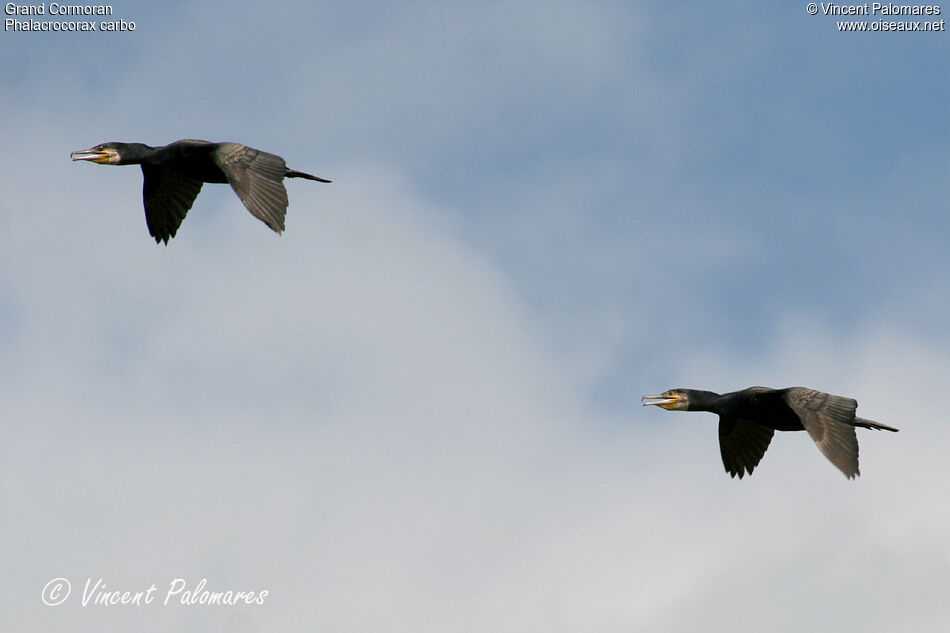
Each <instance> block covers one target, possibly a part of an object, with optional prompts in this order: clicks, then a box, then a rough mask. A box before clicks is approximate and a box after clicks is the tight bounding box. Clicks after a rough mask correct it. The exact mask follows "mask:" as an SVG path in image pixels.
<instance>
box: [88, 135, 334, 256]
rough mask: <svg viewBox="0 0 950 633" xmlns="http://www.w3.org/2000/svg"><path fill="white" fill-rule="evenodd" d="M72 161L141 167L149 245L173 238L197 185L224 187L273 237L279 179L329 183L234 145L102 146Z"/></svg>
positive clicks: (280, 214) (280, 203)
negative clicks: (223, 185) (271, 232)
mask: <svg viewBox="0 0 950 633" xmlns="http://www.w3.org/2000/svg"><path fill="white" fill-rule="evenodd" d="M70 157H71V158H72V159H73V160H88V161H91V162H93V163H100V164H102V165H141V166H142V174H143V175H144V176H145V182H144V184H143V187H142V197H143V198H144V200H145V222H146V224H148V232H149V233H150V234H151V235H152V237H154V238H155V242H156V243H158V242H165V243H166V244H168V240H169V239H171V238H173V237H175V233H176V232H177V231H178V227H179V226H180V225H181V221H182V220H184V219H185V214H186V213H188V209H190V208H191V205H192V204H193V203H194V201H195V198H196V197H197V196H198V192H199V191H201V184H202V183H205V182H214V183H225V182H226V183H229V184H230V185H231V188H232V189H234V192H235V193H237V195H238V197H239V198H240V199H241V202H243V203H244V206H245V207H247V210H248V211H250V212H251V213H252V214H253V215H254V217H256V218H258V219H259V220H261V221H262V222H264V223H265V224H266V225H267V226H269V227H270V228H272V229H274V230H275V231H277V232H278V233H280V232H281V231H283V230H284V216H285V215H286V213H287V190H286V189H285V188H284V183H283V180H284V178H306V179H308V180H316V181H318V182H330V181H329V180H326V179H325V178H319V177H317V176H313V175H311V174H305V173H303V172H301V171H294V170H292V169H287V164H286V163H285V162H284V159H283V158H281V157H280V156H276V155H274V154H268V153H267V152H262V151H260V150H256V149H254V148H252V147H247V146H246V145H240V144H238V143H210V142H208V141H196V140H191V139H188V140H183V141H175V142H174V143H170V144H168V145H165V146H163V147H149V146H148V145H144V144H142V143H102V144H100V145H96V146H95V147H92V148H90V149H85V150H81V151H78V152H73V153H72V154H70Z"/></svg>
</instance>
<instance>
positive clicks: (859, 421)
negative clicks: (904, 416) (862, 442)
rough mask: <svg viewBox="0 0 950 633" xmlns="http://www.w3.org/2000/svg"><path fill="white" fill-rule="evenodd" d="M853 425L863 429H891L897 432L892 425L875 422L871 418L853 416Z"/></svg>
mask: <svg viewBox="0 0 950 633" xmlns="http://www.w3.org/2000/svg"><path fill="white" fill-rule="evenodd" d="M854 425H855V426H860V427H861V428H863V429H874V430H875V431H893V432H894V433H897V429H895V428H894V427H893V426H887V425H886V424H881V423H880V422H875V421H873V420H865V419H864V418H855V419H854Z"/></svg>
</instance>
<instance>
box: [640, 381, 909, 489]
mask: <svg viewBox="0 0 950 633" xmlns="http://www.w3.org/2000/svg"><path fill="white" fill-rule="evenodd" d="M640 400H641V402H643V406H648V405H651V404H652V405H656V406H658V407H662V408H664V409H669V410H671V411H709V412H711V413H717V414H719V449H720V452H721V453H722V463H723V465H724V466H725V467H726V471H727V472H728V473H729V474H730V475H732V476H733V477H736V476H738V477H739V478H740V479H742V475H744V474H745V473H749V474H750V475H751V474H752V470H753V469H754V468H755V467H756V466H757V465H758V464H759V460H761V459H762V456H763V455H764V454H765V450H766V449H767V448H768V447H769V442H771V441H772V434H773V433H774V432H775V431H802V430H804V431H808V434H809V435H811V438H812V439H813V440H815V443H816V444H818V448H819V449H820V450H821V452H822V453H824V454H825V457H827V458H828V459H829V460H830V461H831V463H832V464H834V465H835V466H837V467H838V469H839V470H840V471H841V472H843V473H844V474H845V477H847V478H848V479H851V478H853V477H856V476H858V475H860V474H861V473H860V472H859V471H858V438H857V436H856V435H855V433H854V427H856V426H860V427H862V428H865V429H877V430H883V431H897V429H895V428H894V427H890V426H887V425H885V424H880V423H878V422H872V421H871V420H865V419H863V418H858V417H855V415H854V412H855V410H856V409H857V408H858V403H857V401H856V400H854V399H852V398H843V397H841V396H833V395H831V394H827V393H822V392H821V391H815V390H814V389H806V388H805V387H789V388H787V389H769V388H767V387H749V388H748V389H743V390H742V391H734V392H732V393H726V394H723V395H719V394H718V393H713V392H712V391H699V390H696V389H671V390H670V391H664V392H663V393H661V394H660V395H658V396H643V398H641V399H640Z"/></svg>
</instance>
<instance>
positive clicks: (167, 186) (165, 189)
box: [142, 163, 201, 244]
mask: <svg viewBox="0 0 950 633" xmlns="http://www.w3.org/2000/svg"><path fill="white" fill-rule="evenodd" d="M142 175H143V176H144V177H145V181H144V182H143V183H142V198H143V199H144V200H145V223H146V224H147V225H148V232H149V233H150V234H151V235H152V237H154V238H155V242H156V243H158V242H165V243H166V244H167V243H168V240H169V239H170V238H173V237H175V233H177V232H178V227H179V226H181V221H182V220H184V219H185V215H186V214H187V213H188V209H190V208H191V205H192V204H194V202H195V198H197V197H198V192H199V191H201V181H200V180H195V179H194V178H189V177H188V176H185V175H184V174H182V173H181V172H178V171H175V170H174V169H168V168H165V167H161V166H157V165H148V164H145V163H143V164H142Z"/></svg>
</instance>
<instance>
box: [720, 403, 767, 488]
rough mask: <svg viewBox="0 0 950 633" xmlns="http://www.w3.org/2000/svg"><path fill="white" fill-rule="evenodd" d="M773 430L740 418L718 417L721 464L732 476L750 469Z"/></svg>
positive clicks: (737, 475)
mask: <svg viewBox="0 0 950 633" xmlns="http://www.w3.org/2000/svg"><path fill="white" fill-rule="evenodd" d="M774 434H775V431H773V430H772V429H770V428H768V427H765V426H762V425H761V424H757V423H755V422H752V421H750V420H745V419H742V418H731V417H724V416H721V415H720V417H719V452H720V453H721V454H722V465H723V466H725V467H726V471H727V472H728V473H729V474H730V475H731V476H732V477H739V479H742V476H743V475H744V474H745V473H749V474H750V475H751V474H752V471H753V470H754V469H755V467H756V466H758V465H759V462H760V461H761V460H762V456H763V455H765V451H766V450H767V449H768V447H769V444H770V443H771V442H772V436H773V435H774Z"/></svg>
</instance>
